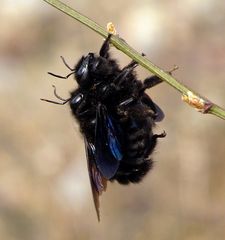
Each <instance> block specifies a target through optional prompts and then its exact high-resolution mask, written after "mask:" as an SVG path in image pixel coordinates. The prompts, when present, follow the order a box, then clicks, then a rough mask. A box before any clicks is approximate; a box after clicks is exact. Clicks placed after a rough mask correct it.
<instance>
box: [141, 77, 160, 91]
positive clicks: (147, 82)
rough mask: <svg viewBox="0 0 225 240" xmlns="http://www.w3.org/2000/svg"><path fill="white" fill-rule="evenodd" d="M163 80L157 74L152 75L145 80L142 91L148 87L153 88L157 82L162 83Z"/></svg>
mask: <svg viewBox="0 0 225 240" xmlns="http://www.w3.org/2000/svg"><path fill="white" fill-rule="evenodd" d="M162 81H163V80H162V79H160V78H159V77H157V76H155V75H154V76H151V77H148V78H146V79H145V80H144V83H143V85H144V86H143V88H142V91H145V90H146V89H147V88H152V87H154V86H156V85H157V84H159V83H161V82H162Z"/></svg>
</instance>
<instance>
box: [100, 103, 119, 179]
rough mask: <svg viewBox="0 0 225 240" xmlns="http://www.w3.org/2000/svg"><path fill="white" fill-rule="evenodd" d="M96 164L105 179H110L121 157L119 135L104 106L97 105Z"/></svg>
mask: <svg viewBox="0 0 225 240" xmlns="http://www.w3.org/2000/svg"><path fill="white" fill-rule="evenodd" d="M95 147H96V164H97V168H98V169H99V170H100V172H101V173H102V175H103V176H104V177H105V178H106V179H111V178H112V177H113V176H114V175H115V173H116V171H117V170H118V167H119V164H120V163H119V162H120V160H121V159H122V157H123V154H122V149H121V134H120V131H119V129H118V126H117V124H116V123H115V121H114V119H113V118H112V117H111V116H110V114H109V113H108V111H107V109H106V107H105V105H103V104H99V105H98V107H97V113H96V126H95Z"/></svg>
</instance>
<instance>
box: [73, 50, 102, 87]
mask: <svg viewBox="0 0 225 240" xmlns="http://www.w3.org/2000/svg"><path fill="white" fill-rule="evenodd" d="M99 63H100V58H99V57H98V56H96V55H95V54H94V53H88V55H87V56H83V57H82V58H81V59H80V60H79V62H78V63H77V65H76V68H75V77H76V81H77V83H78V84H79V86H80V87H83V88H89V87H91V86H93V85H94V83H95V77H94V76H95V72H96V70H97V67H98V66H99Z"/></svg>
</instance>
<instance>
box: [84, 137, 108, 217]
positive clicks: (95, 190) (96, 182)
mask: <svg viewBox="0 0 225 240" xmlns="http://www.w3.org/2000/svg"><path fill="white" fill-rule="evenodd" d="M84 141H85V150H86V157H87V165H88V173H89V179H90V183H91V190H92V196H93V201H94V205H95V210H96V213H97V217H98V221H100V202H99V196H100V195H101V194H102V192H103V191H105V190H106V187H107V179H105V178H104V177H103V176H102V174H101V173H100V172H99V170H98V169H97V167H96V163H95V146H94V144H93V143H91V142H90V141H88V140H87V139H86V138H85V139H84Z"/></svg>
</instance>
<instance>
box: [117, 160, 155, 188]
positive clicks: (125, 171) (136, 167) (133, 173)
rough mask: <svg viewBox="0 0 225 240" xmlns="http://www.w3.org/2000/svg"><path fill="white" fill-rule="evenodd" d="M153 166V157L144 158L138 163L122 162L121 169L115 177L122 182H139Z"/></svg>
mask: <svg viewBox="0 0 225 240" xmlns="http://www.w3.org/2000/svg"><path fill="white" fill-rule="evenodd" d="M152 166H153V161H152V160H151V159H142V160H141V161H140V162H139V163H136V164H130V163H127V162H122V163H121V165H120V168H119V171H118V172H117V173H116V176H115V177H114V178H113V179H116V180H117V181H118V182H119V183H120V184H129V183H130V182H131V183H138V182H140V181H141V180H142V178H143V177H144V176H145V175H146V174H147V172H148V171H149V170H150V169H151V168H152Z"/></svg>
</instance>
